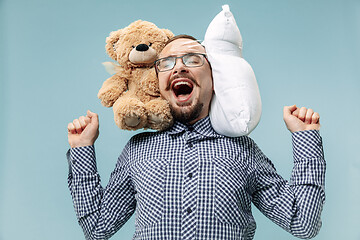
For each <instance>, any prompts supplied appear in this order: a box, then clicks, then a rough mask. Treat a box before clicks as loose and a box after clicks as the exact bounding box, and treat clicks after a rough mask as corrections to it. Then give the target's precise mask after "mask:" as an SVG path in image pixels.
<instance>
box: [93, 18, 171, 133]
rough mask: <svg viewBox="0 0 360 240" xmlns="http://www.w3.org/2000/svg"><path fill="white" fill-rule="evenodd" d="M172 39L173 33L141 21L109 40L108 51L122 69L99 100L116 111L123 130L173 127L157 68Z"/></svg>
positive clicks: (117, 70) (113, 33)
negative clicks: (164, 49)
mask: <svg viewBox="0 0 360 240" xmlns="http://www.w3.org/2000/svg"><path fill="white" fill-rule="evenodd" d="M171 37H173V33H172V32H170V31H169V30H167V29H159V28H158V27H157V26H156V25H155V24H153V23H150V22H147V21H141V20H138V21H135V22H133V23H131V24H130V25H129V26H127V27H125V28H123V29H119V30H117V31H114V32H111V33H110V36H109V37H107V38H106V51H107V53H108V54H109V56H110V57H111V58H112V59H113V60H115V61H117V62H118V64H119V65H120V66H117V67H116V69H115V70H116V74H115V75H113V76H112V77H110V78H109V79H107V80H106V81H105V82H104V83H103V85H102V87H101V89H100V90H99V93H98V97H99V99H100V100H101V103H102V104H103V105H104V106H106V107H113V111H114V120H115V123H116V125H117V126H118V127H119V128H121V129H127V130H137V129H140V128H151V129H154V130H164V129H166V128H168V127H169V126H171V124H172V121H173V119H172V116H171V113H170V108H169V104H168V102H167V101H165V100H164V99H163V98H162V97H161V96H160V92H159V83H158V80H157V77H156V73H155V69H154V67H153V63H154V61H155V60H156V58H157V56H158V54H159V53H160V51H161V50H162V49H163V47H164V44H165V42H167V40H168V39H170V38H171ZM139 45H141V46H139ZM145 45H146V46H145ZM141 48H142V50H141ZM144 48H145V49H144Z"/></svg>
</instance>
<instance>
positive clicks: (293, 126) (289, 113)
mask: <svg viewBox="0 0 360 240" xmlns="http://www.w3.org/2000/svg"><path fill="white" fill-rule="evenodd" d="M319 120H320V115H319V114H318V113H317V112H314V111H313V110H312V109H310V108H309V109H308V108H305V107H302V108H298V107H296V105H292V106H285V107H284V121H285V124H286V127H287V128H288V129H289V131H290V132H298V131H305V130H320V121H319Z"/></svg>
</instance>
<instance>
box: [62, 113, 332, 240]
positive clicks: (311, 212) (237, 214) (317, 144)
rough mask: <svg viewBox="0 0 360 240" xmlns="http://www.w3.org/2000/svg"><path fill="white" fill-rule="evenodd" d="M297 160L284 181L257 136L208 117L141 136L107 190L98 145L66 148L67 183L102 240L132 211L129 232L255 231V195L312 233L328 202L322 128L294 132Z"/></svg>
mask: <svg viewBox="0 0 360 240" xmlns="http://www.w3.org/2000/svg"><path fill="white" fill-rule="evenodd" d="M292 139H293V152H294V168H293V172H292V176H291V180H290V182H288V181H286V180H284V179H283V178H282V177H281V176H280V175H279V174H278V173H276V170H275V168H274V165H273V164H272V163H271V162H270V160H269V159H268V158H267V157H266V156H265V155H264V154H263V153H262V152H261V150H260V149H259V148H258V146H257V145H256V144H255V143H254V141H253V140H252V139H251V138H249V137H247V136H243V137H238V138H228V137H225V136H222V135H219V134H217V133H216V132H214V130H213V128H212V127H211V124H210V121H209V118H208V117H207V118H204V119H202V120H200V121H198V122H197V123H195V124H194V125H193V126H186V125H184V124H181V123H178V122H177V123H175V124H174V126H173V127H172V128H170V129H169V130H167V131H164V132H151V133H149V132H147V133H141V134H138V135H136V136H134V137H132V139H131V140H130V141H129V142H128V143H127V145H126V146H125V148H124V150H123V152H122V153H121V155H120V157H119V159H118V161H117V164H116V167H115V170H114V171H113V172H112V174H111V177H110V180H109V183H108V185H107V186H106V188H102V187H101V185H100V177H99V174H98V172H97V168H96V161H95V151H94V146H88V147H81V148H73V149H71V150H70V151H69V152H68V160H69V165H70V172H69V179H68V180H69V182H68V183H69V189H70V191H71V195H72V198H73V203H74V207H75V211H76V214H77V218H78V221H79V224H80V225H81V227H82V228H83V230H84V233H85V237H86V239H108V238H110V237H111V236H112V235H113V234H114V233H115V232H116V231H117V230H119V229H120V228H121V226H123V225H124V224H125V222H126V221H127V220H128V219H129V218H130V217H131V216H132V214H133V213H134V212H135V214H136V218H135V233H134V236H133V239H143V240H151V239H154V240H155V239H156V240H160V239H166V240H170V239H197V240H200V239H204V240H209V239H211V240H215V239H225V240H235V239H253V237H254V234H255V228H256V224H255V220H254V218H253V216H252V213H251V202H253V203H254V205H255V206H256V207H257V208H258V209H259V210H260V211H261V212H262V213H263V214H265V215H266V216H267V217H268V218H269V219H271V220H272V221H273V222H275V223H276V224H278V225H279V226H281V227H282V228H284V229H285V230H286V231H288V232H290V233H291V234H293V235H295V236H298V237H301V238H310V237H313V236H315V235H316V234H317V233H318V231H319V229H320V227H321V220H320V215H321V211H322V208H323V204H324V201H325V192H324V183H325V160H324V158H323V151H322V142H321V137H320V135H319V132H318V131H315V130H311V131H303V132H296V133H294V134H293V135H292Z"/></svg>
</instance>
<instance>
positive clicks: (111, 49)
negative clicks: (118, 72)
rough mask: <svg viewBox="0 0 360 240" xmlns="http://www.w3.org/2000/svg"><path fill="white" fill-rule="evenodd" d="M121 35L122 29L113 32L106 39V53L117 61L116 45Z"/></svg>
mask: <svg viewBox="0 0 360 240" xmlns="http://www.w3.org/2000/svg"><path fill="white" fill-rule="evenodd" d="M121 33H122V29H119V30H117V31H113V32H111V33H110V35H109V37H107V38H106V45H105V49H106V52H107V53H108V54H109V56H110V57H111V58H112V59H114V60H115V61H116V59H117V54H116V50H115V44H116V42H117V41H119V38H120V36H121Z"/></svg>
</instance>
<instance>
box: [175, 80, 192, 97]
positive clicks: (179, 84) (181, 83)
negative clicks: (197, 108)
mask: <svg viewBox="0 0 360 240" xmlns="http://www.w3.org/2000/svg"><path fill="white" fill-rule="evenodd" d="M193 88H194V85H193V83H192V82H191V81H190V80H188V79H178V80H175V81H173V82H172V84H171V89H172V91H173V93H174V94H175V96H176V98H178V99H179V100H180V101H186V100H188V99H189V98H190V96H191V93H192V91H193Z"/></svg>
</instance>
